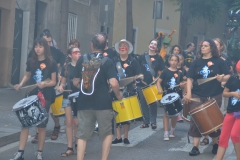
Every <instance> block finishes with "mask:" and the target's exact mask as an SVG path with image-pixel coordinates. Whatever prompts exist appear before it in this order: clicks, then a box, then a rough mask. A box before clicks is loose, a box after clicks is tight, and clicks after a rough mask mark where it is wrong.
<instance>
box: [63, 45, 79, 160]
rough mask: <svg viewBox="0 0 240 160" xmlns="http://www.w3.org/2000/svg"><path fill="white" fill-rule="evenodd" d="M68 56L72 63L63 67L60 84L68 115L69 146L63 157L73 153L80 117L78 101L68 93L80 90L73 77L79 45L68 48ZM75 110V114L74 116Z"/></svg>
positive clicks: (67, 132)
mask: <svg viewBox="0 0 240 160" xmlns="http://www.w3.org/2000/svg"><path fill="white" fill-rule="evenodd" d="M67 54H68V57H69V58H70V63H67V64H65V65H64V67H63V68H62V72H61V83H60V85H59V88H58V91H59V92H60V93H62V92H63V102H62V107H63V108H64V110H65V116H66V136H67V143H68V148H67V151H66V152H65V153H62V154H61V156H62V157H67V156H69V155H72V154H73V152H74V151H73V144H72V141H73V135H74V137H76V133H77V128H76V126H77V125H78V119H77V104H76V102H73V100H69V99H68V95H69V94H71V93H75V92H78V91H79V90H78V89H77V88H76V87H75V86H73V77H74V74H73V73H74V69H75V66H76V63H77V61H78V59H79V57H80V56H81V53H80V50H79V48H78V47H71V48H69V49H68V52H67ZM64 89H65V90H71V91H70V92H69V91H67V92H64ZM72 111H73V116H72ZM73 127H74V134H73ZM75 148H77V141H76V144H75Z"/></svg>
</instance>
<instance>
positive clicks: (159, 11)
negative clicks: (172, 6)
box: [153, 1, 163, 19]
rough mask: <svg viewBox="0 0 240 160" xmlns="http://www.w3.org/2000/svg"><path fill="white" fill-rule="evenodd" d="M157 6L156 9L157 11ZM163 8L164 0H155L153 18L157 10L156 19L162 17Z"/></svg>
mask: <svg viewBox="0 0 240 160" xmlns="http://www.w3.org/2000/svg"><path fill="white" fill-rule="evenodd" d="M155 8H156V11H155ZM162 9H163V1H154V3H153V19H154V14H155V12H156V19H162Z"/></svg>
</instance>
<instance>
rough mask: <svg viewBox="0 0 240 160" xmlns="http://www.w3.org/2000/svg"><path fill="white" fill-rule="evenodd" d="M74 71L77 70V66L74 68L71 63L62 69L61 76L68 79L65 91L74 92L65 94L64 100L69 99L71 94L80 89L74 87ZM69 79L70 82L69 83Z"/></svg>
mask: <svg viewBox="0 0 240 160" xmlns="http://www.w3.org/2000/svg"><path fill="white" fill-rule="evenodd" d="M66 69H67V73H65V71H66ZM74 70H75V66H73V65H72V64H71V63H69V64H67V65H66V66H64V67H62V72H61V76H62V77H64V78H66V87H65V90H72V92H63V98H68V95H69V94H71V93H75V92H78V91H79V90H78V88H76V87H75V86H74V85H73V78H74ZM68 77H69V78H68ZM68 79H69V82H68ZM68 83H70V84H68Z"/></svg>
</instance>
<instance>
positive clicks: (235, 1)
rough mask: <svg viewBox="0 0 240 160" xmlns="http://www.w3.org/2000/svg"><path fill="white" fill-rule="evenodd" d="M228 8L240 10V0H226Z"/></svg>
mask: <svg viewBox="0 0 240 160" xmlns="http://www.w3.org/2000/svg"><path fill="white" fill-rule="evenodd" d="M226 3H227V9H229V10H233V11H235V10H239V9H240V1H239V0H226Z"/></svg>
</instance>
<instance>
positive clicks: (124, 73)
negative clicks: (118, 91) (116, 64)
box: [117, 68, 126, 81]
mask: <svg viewBox="0 0 240 160" xmlns="http://www.w3.org/2000/svg"><path fill="white" fill-rule="evenodd" d="M122 71H123V75H124V77H126V72H125V69H124V68H122ZM117 76H118V80H119V81H120V79H121V78H120V75H119V73H118V74H117Z"/></svg>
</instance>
